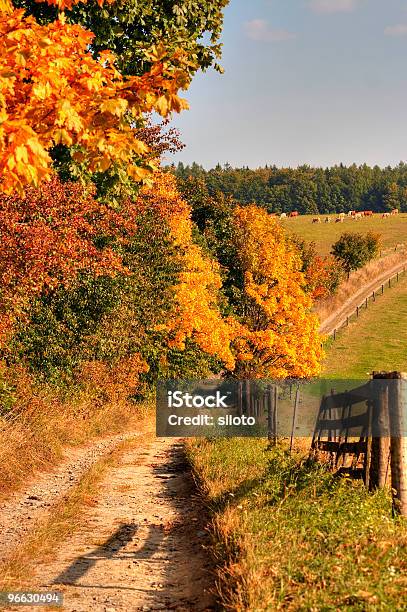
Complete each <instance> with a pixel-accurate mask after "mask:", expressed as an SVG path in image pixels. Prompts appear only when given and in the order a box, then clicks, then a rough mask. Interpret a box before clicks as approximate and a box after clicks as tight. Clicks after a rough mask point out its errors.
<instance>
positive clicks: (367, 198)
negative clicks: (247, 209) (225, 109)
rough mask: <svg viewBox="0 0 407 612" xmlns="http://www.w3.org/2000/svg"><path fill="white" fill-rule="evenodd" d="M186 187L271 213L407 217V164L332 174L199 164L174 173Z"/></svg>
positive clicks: (174, 168) (316, 170)
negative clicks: (195, 182)
mask: <svg viewBox="0 0 407 612" xmlns="http://www.w3.org/2000/svg"><path fill="white" fill-rule="evenodd" d="M169 169H171V170H172V171H173V172H174V173H175V175H176V176H177V177H178V178H179V179H180V182H184V181H185V179H187V178H188V177H194V178H195V179H200V180H202V181H204V182H205V184H206V187H207V190H208V192H209V194H210V195H211V196H216V194H217V193H219V192H222V193H223V194H225V195H226V196H230V197H232V198H233V199H234V200H236V201H237V202H239V203H241V204H250V203H255V204H257V205H259V206H262V207H264V208H266V209H267V210H268V211H269V212H271V213H282V212H291V211H294V210H296V211H298V212H299V213H300V214H319V213H321V214H329V213H340V212H347V211H349V210H357V211H359V210H373V211H375V212H386V211H390V210H392V209H394V208H398V209H399V210H400V211H402V212H407V164H405V163H402V162H401V163H400V164H399V165H398V166H396V167H395V168H391V167H387V168H380V167H379V166H374V167H373V168H371V167H369V166H367V165H363V166H356V165H355V164H354V165H352V166H344V165H342V164H341V165H339V166H333V167H332V168H311V167H310V166H300V167H298V168H277V167H276V166H265V167H264V168H258V169H256V170H251V169H249V168H248V167H246V168H232V167H231V166H230V165H228V164H226V165H225V166H220V165H218V166H216V167H215V168H213V169H211V170H205V169H204V168H203V167H202V166H200V165H199V164H197V163H193V164H192V165H191V166H185V165H184V164H182V163H179V164H178V166H175V165H173V166H171V167H169Z"/></svg>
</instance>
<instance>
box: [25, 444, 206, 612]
mask: <svg viewBox="0 0 407 612" xmlns="http://www.w3.org/2000/svg"><path fill="white" fill-rule="evenodd" d="M204 526H205V517H204V516H203V514H202V506H201V504H200V501H199V498H198V497H197V495H196V490H195V488H194V484H193V481H192V478H191V475H190V473H189V469H188V465H187V464H186V461H185V458H184V453H183V447H182V444H181V443H180V442H177V441H173V440H168V439H165V440H162V439H161V440H160V439H158V440H157V439H154V440H153V441H152V442H151V443H150V444H147V445H146V446H145V447H141V448H140V447H138V448H136V449H131V450H127V451H126V452H125V453H123V454H122V455H121V457H120V459H119V461H118V464H117V465H116V467H112V468H109V470H108V471H107V472H106V476H105V477H104V480H103V482H102V485H101V487H100V493H99V495H98V496H97V498H96V499H95V500H94V504H93V507H91V508H89V511H88V516H87V519H86V520H85V521H84V524H83V527H82V528H81V529H80V531H78V532H76V533H74V534H73V535H72V536H71V537H70V538H68V539H67V540H66V541H64V542H61V544H60V546H59V548H58V550H57V554H56V556H55V559H54V560H53V561H52V562H50V563H46V564H40V565H39V566H38V567H37V568H36V572H35V577H34V581H33V584H34V585H35V586H36V587H37V588H39V589H40V590H45V589H49V590H53V591H55V590H58V591H61V592H63V594H64V610H66V611H67V612H74V611H75V612H85V611H86V612H87V611H90V610H92V611H96V612H99V611H101V612H114V611H119V610H120V611H126V612H131V611H133V610H134V611H136V610H179V611H184V610H185V611H193V610H196V611H203V610H213V609H215V608H214V596H213V595H212V594H211V592H210V591H211V588H212V587H213V584H212V583H213V577H212V574H211V565H210V562H209V560H208V558H207V556H206V554H205V551H204V546H203V545H204V544H205V541H206V538H207V534H206V531H205V530H204ZM16 609H17V608H16ZM19 609H20V610H22V608H19Z"/></svg>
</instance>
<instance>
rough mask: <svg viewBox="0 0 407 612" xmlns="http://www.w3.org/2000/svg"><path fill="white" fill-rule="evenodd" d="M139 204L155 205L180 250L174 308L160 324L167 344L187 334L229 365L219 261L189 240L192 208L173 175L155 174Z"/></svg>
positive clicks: (178, 343)
mask: <svg viewBox="0 0 407 612" xmlns="http://www.w3.org/2000/svg"><path fill="white" fill-rule="evenodd" d="M138 206H139V207H141V208H144V207H147V206H148V207H151V206H152V207H154V208H155V209H156V210H157V212H158V213H159V215H161V216H162V217H163V219H165V220H166V222H167V223H168V225H169V227H170V230H171V235H172V237H173V240H174V244H175V246H176V247H177V248H178V250H179V257H180V263H181V266H182V271H181V273H180V278H179V283H178V284H177V285H176V286H175V287H174V296H175V310H174V314H173V317H172V319H171V320H170V321H168V324H167V325H165V326H162V329H165V330H166V331H168V334H169V344H170V346H171V347H174V348H178V349H180V350H182V349H183V348H184V346H185V341H186V339H187V338H193V339H194V340H195V341H196V343H197V344H198V346H199V347H200V348H201V349H202V350H203V351H204V352H206V353H208V354H210V355H213V356H216V357H218V358H219V359H221V360H222V361H223V362H224V363H225V365H226V366H227V367H228V368H229V369H233V367H234V358H233V354H232V352H231V348H230V343H231V339H232V329H231V327H230V325H229V324H228V322H227V321H225V320H224V319H223V318H222V316H221V314H220V312H219V306H218V292H219V290H220V288H221V286H222V282H221V278H220V274H219V265H218V264H217V262H215V261H214V260H211V259H209V258H208V257H205V255H204V254H203V252H202V249H201V248H200V247H199V246H197V245H196V244H194V243H193V241H192V221H191V209H190V207H189V206H188V204H186V203H185V202H184V201H183V200H182V199H181V197H180V195H179V193H178V191H177V187H176V181H175V178H174V177H173V176H172V175H170V174H168V173H164V174H163V173H161V174H156V176H155V181H154V184H153V186H151V187H144V188H143V190H142V192H141V194H140V197H139V199H138Z"/></svg>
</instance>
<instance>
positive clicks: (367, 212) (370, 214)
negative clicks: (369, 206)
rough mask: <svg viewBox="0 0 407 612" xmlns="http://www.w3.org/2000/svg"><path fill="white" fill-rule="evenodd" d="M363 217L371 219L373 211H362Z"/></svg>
mask: <svg viewBox="0 0 407 612" xmlns="http://www.w3.org/2000/svg"><path fill="white" fill-rule="evenodd" d="M363 215H364V216H365V217H373V210H364V211H363Z"/></svg>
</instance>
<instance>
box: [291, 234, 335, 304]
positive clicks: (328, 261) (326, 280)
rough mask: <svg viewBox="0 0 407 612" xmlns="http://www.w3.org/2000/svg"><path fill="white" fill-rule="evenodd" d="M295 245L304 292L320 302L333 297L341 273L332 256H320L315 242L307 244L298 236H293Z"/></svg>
mask: <svg viewBox="0 0 407 612" xmlns="http://www.w3.org/2000/svg"><path fill="white" fill-rule="evenodd" d="M293 241H294V243H295V244H296V245H297V247H298V249H299V251H300V256H301V261H302V266H301V272H303V274H304V277H305V280H306V292H307V293H309V294H311V297H312V299H313V300H321V299H324V298H326V297H328V296H329V295H334V294H335V293H336V291H337V289H338V287H339V285H340V282H341V280H342V276H343V271H342V268H340V267H339V266H338V265H337V261H336V260H335V258H334V257H333V256H332V255H328V256H321V255H319V254H318V253H317V250H316V246H315V242H307V241H306V240H303V239H302V238H300V237H299V236H296V235H295V236H293Z"/></svg>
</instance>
